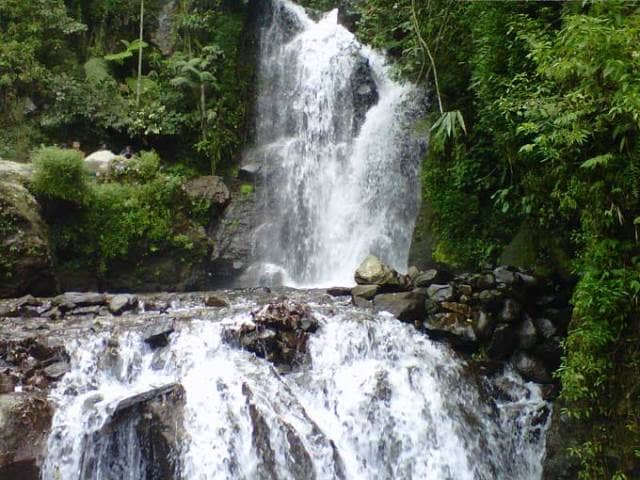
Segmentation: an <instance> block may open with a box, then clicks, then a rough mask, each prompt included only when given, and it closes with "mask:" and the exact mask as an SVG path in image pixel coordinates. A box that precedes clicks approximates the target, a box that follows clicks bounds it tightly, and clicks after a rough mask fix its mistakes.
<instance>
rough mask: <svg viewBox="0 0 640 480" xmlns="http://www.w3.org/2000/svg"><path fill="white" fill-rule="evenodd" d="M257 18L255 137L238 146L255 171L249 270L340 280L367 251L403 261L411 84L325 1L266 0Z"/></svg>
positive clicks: (302, 279)
mask: <svg viewBox="0 0 640 480" xmlns="http://www.w3.org/2000/svg"><path fill="white" fill-rule="evenodd" d="M265 17H266V19H265V23H266V25H264V26H263V29H262V34H261V42H260V44H261V47H260V64H259V80H260V83H259V89H258V93H259V95H258V106H257V120H256V123H257V125H256V130H257V133H256V141H255V144H256V146H255V148H253V149H252V150H250V151H249V152H248V153H247V154H246V155H245V162H248V163H254V164H258V165H260V167H261V169H262V173H263V175H264V186H263V188H262V189H260V191H259V193H260V198H259V203H260V208H261V215H260V218H261V219H262V222H263V223H262V224H261V225H260V226H259V227H258V228H257V230H256V234H255V237H256V257H257V259H258V261H259V264H258V265H257V266H255V267H254V269H252V270H251V271H252V272H253V274H254V278H255V277H258V278H260V277H261V276H262V278H263V279H265V278H266V283H270V282H271V283H278V282H284V283H286V284H289V285H296V286H303V285H306V286H310V285H311V286H328V285H330V284H334V285H335V284H342V285H349V284H351V283H352V282H353V271H354V270H355V268H356V267H357V266H358V264H359V263H360V262H361V261H362V260H363V259H364V258H365V257H366V256H367V255H368V254H374V255H377V256H378V257H380V258H381V259H382V260H383V261H385V262H386V263H387V264H389V265H392V266H393V267H395V268H396V269H398V270H406V268H407V256H408V251H409V244H410V241H411V234H412V232H413V226H414V222H415V218H416V215H417V210H418V205H419V180H418V179H419V174H418V166H419V159H420V153H421V147H422V144H421V141H420V140H418V139H417V138H416V136H415V134H414V128H413V121H414V120H415V115H416V113H417V112H418V111H419V110H420V108H421V107H420V104H421V102H420V101H419V98H418V94H417V92H416V91H415V90H414V89H413V87H411V86H410V85H404V84H401V83H398V82H396V81H394V80H392V78H391V76H390V68H389V67H388V66H387V65H386V64H385V61H384V59H383V58H382V57H381V56H380V55H378V54H376V53H375V52H373V51H371V50H370V49H369V48H367V47H365V46H363V45H361V44H360V43H358V41H357V40H356V38H355V37H354V36H353V35H352V34H351V33H350V32H349V31H347V30H346V29H345V28H343V27H342V26H341V25H339V24H338V12H337V10H335V11H333V12H330V13H328V14H326V15H324V16H323V17H322V18H321V19H320V20H319V21H318V22H315V21H313V20H311V19H310V18H309V17H308V16H307V15H306V14H305V12H304V10H303V9H302V8H300V7H299V6H297V5H295V4H293V3H292V2H289V1H287V0H273V2H272V11H271V12H269V13H268V14H266V15H265ZM255 270H258V271H257V273H256V272H255ZM274 272H275V273H277V274H278V275H275V276H274V275H273V274H274ZM276 278H277V279H278V280H275V279H276ZM263 281H264V280H263Z"/></svg>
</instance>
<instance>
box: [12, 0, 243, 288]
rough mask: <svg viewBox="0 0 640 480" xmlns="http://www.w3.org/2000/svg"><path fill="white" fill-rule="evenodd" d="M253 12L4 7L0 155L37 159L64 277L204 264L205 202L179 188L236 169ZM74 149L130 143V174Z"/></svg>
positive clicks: (105, 4)
mask: <svg viewBox="0 0 640 480" xmlns="http://www.w3.org/2000/svg"><path fill="white" fill-rule="evenodd" d="M249 14H250V12H249V8H248V5H247V3H246V2H238V1H235V0H180V1H169V0H136V1H133V0H33V1H22V0H0V158H3V159H5V160H14V161H18V162H30V161H32V162H34V163H35V165H36V178H35V181H34V182H33V186H32V188H31V189H32V191H33V192H34V193H35V194H36V196H37V198H38V200H39V202H40V204H41V205H43V207H44V208H43V214H44V219H45V221H46V222H47V224H48V226H49V233H50V237H51V241H50V243H51V245H52V251H53V255H54V257H55V260H56V264H57V266H58V270H59V271H61V272H66V273H63V276H67V277H68V276H69V275H72V276H73V275H75V274H76V273H77V272H83V271H85V272H90V274H91V276H97V277H99V278H100V277H105V276H108V274H109V271H110V270H112V269H113V268H114V266H116V265H118V264H120V265H123V264H124V265H126V264H131V261H132V260H133V259H139V258H149V257H153V256H157V255H159V254H160V255H162V254H163V252H165V253H167V254H169V255H174V256H175V257H176V258H180V259H183V260H184V261H185V262H187V261H191V260H190V259H194V258H204V257H205V256H206V255H207V252H206V249H207V248H209V247H210V245H208V244H207V242H204V241H203V239H201V238H198V239H194V238H192V237H194V234H193V232H194V231H195V225H202V226H203V227H205V226H206V224H207V219H206V218H203V212H206V211H207V208H206V207H207V206H206V205H200V206H198V205H192V202H191V201H190V200H189V199H188V198H186V197H185V195H184V192H183V191H182V189H181V185H182V184H184V183H185V182H186V181H188V179H189V178H192V177H196V176H199V175H211V174H214V175H221V176H224V177H232V176H234V174H235V171H236V169H237V165H238V158H239V152H240V149H241V147H242V146H243V145H244V144H245V143H246V138H247V131H248V128H247V125H248V119H249V117H250V109H251V102H252V96H253V90H252V89H253V85H254V83H255V81H254V64H255V62H254V60H253V55H254V50H253V49H254V46H253V37H252V35H251V32H250V30H251V27H250V24H251V18H250V15H249ZM75 142H78V143H79V145H80V149H81V150H82V152H84V153H86V154H89V153H91V152H94V151H96V150H99V149H104V148H107V149H110V150H112V151H113V152H115V153H116V154H117V153H119V152H120V151H122V150H123V149H124V147H125V146H131V147H132V150H133V152H135V153H136V155H135V157H134V160H133V162H132V163H131V164H130V165H127V166H126V171H127V172H129V174H128V175H124V176H121V177H122V178H116V177H117V176H115V177H113V178H108V179H104V178H103V179H101V180H100V179H98V180H100V181H96V179H95V178H94V179H91V178H90V177H89V176H88V174H87V172H85V171H84V167H83V165H82V163H83V162H82V158H83V156H82V155H80V153H78V152H74V150H72V149H71V148H70V147H71V145H72V144H73V143H75ZM42 146H45V147H47V148H45V149H44V150H42V149H41V147H42ZM52 146H56V147H61V148H59V149H57V150H56V149H55V148H52ZM145 152H147V153H145ZM152 152H158V154H159V155H156V154H155V153H152ZM203 235H204V234H203ZM203 235H202V236H203ZM200 250H201V251H200ZM170 252H174V253H170ZM176 252H177V253H176Z"/></svg>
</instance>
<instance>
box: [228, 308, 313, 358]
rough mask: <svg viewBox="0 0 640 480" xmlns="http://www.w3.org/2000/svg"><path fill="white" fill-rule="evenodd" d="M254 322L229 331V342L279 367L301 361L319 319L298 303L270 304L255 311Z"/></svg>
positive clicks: (253, 313)
mask: <svg viewBox="0 0 640 480" xmlns="http://www.w3.org/2000/svg"><path fill="white" fill-rule="evenodd" d="M251 316H252V318H253V321H252V322H250V323H244V324H242V325H240V326H239V327H238V328H236V329H231V330H228V331H227V332H226V336H227V339H228V340H233V341H235V342H238V343H239V344H240V346H241V347H242V348H244V349H246V350H248V351H250V352H253V353H255V354H256V355H257V356H258V357H262V358H266V359H267V360H269V361H271V362H273V363H274V364H276V365H279V366H292V365H294V364H295V363H297V362H299V361H300V360H301V358H302V355H303V354H304V353H305V352H306V349H307V340H308V339H309V334H310V333H313V332H315V331H316V330H317V329H318V320H316V318H315V317H314V316H313V315H312V314H311V310H310V309H309V307H308V306H306V305H302V304H299V303H295V302H289V301H285V302H282V303H270V304H268V305H265V306H264V307H262V308H260V309H258V310H254V311H253V312H251Z"/></svg>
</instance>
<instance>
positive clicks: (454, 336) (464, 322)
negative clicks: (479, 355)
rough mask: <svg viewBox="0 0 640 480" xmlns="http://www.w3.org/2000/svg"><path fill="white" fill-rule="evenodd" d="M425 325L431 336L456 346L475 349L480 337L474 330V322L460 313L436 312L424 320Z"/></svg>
mask: <svg viewBox="0 0 640 480" xmlns="http://www.w3.org/2000/svg"><path fill="white" fill-rule="evenodd" d="M423 327H424V329H425V332H426V333H427V335H429V337H431V338H434V339H436V340H446V341H448V342H449V343H451V344H452V345H453V346H454V347H457V348H461V349H474V348H476V347H477V341H478V338H477V336H476V334H475V332H474V330H473V322H472V321H471V319H469V318H467V316H466V315H462V314H460V313H454V312H449V313H436V314H435V315H430V316H428V317H427V318H426V320H425V321H424V324H423Z"/></svg>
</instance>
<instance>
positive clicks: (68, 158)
mask: <svg viewBox="0 0 640 480" xmlns="http://www.w3.org/2000/svg"><path fill="white" fill-rule="evenodd" d="M34 163H35V175H34V177H33V183H32V189H33V191H34V192H35V193H36V194H37V195H38V196H41V197H44V198H45V199H47V200H57V201H64V202H69V203H72V204H75V205H80V206H83V205H86V204H87V202H88V196H89V190H88V185H87V172H86V170H85V167H84V159H83V156H82V154H81V153H80V152H78V151H76V150H62V149H59V148H55V147H49V148H42V149H40V150H38V151H37V152H36V153H35V155H34Z"/></svg>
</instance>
